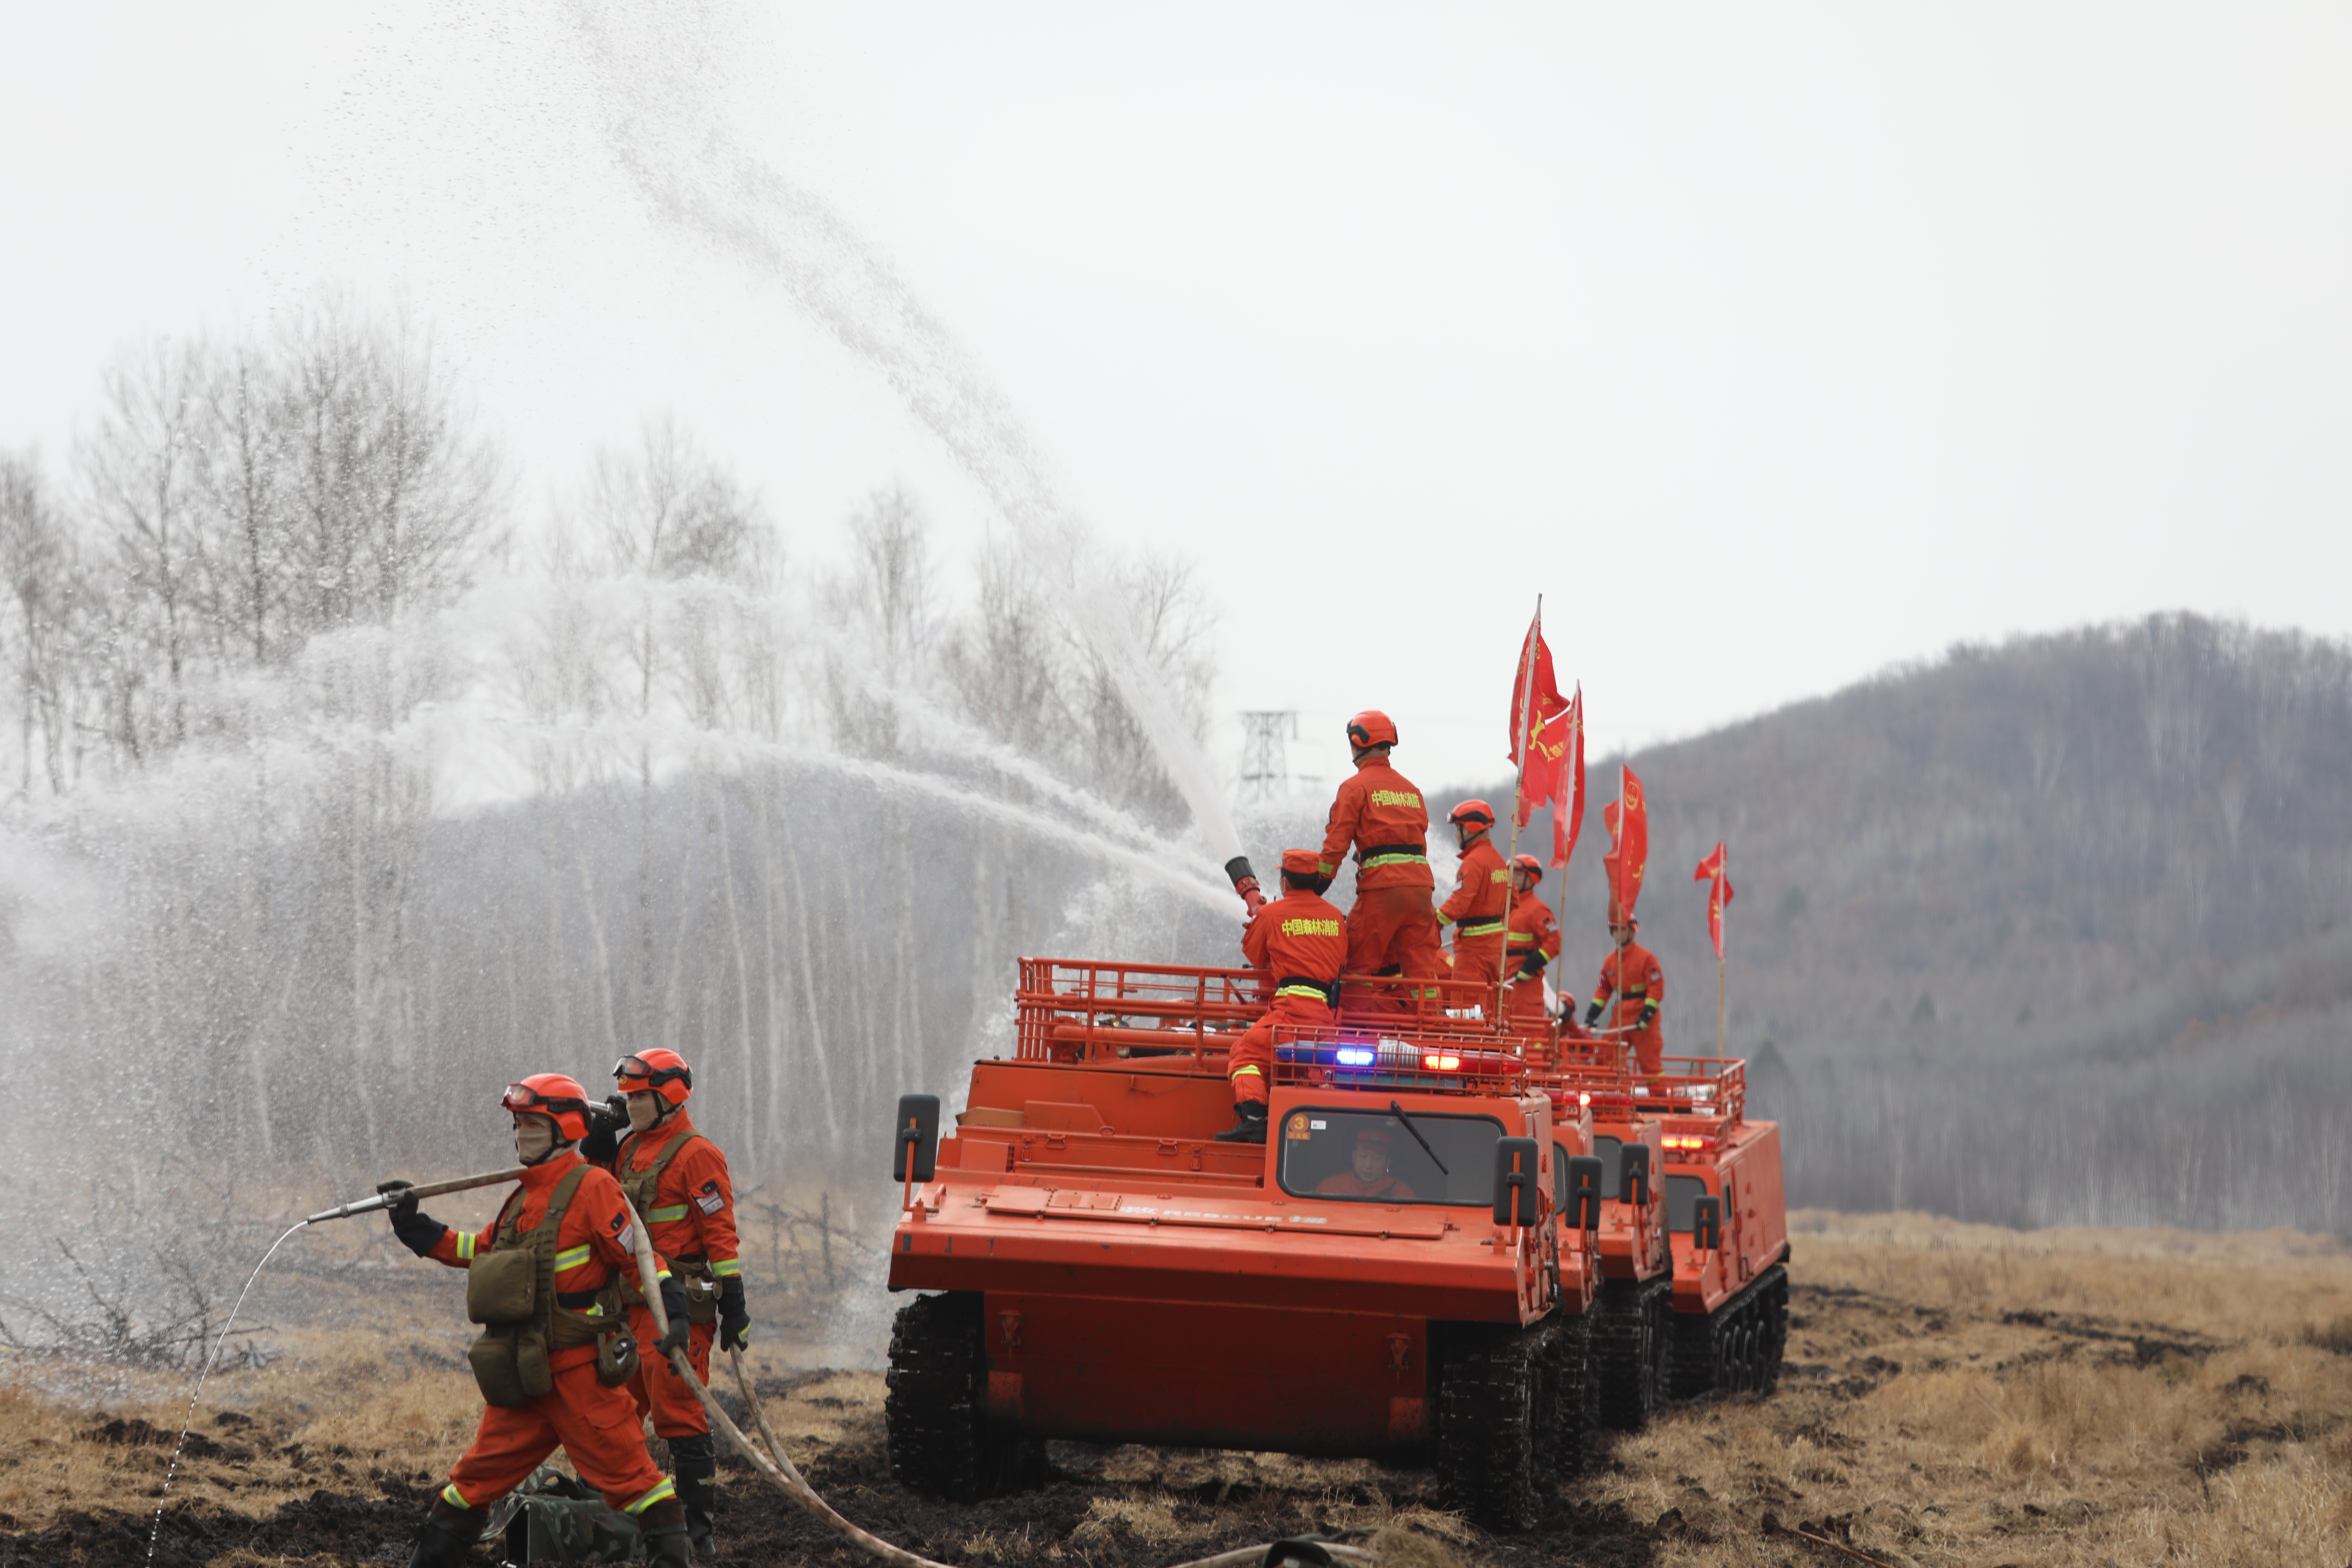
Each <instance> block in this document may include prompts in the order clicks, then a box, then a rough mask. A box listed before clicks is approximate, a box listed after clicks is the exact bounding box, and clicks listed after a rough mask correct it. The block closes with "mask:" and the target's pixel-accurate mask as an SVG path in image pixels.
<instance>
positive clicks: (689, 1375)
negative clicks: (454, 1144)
mask: <svg viewBox="0 0 2352 1568" xmlns="http://www.w3.org/2000/svg"><path fill="white" fill-rule="evenodd" d="M418 1190H419V1191H422V1190H423V1189H421V1188H420V1189H418ZM621 1201H622V1202H623V1203H625V1204H626V1203H627V1202H628V1199H627V1197H626V1195H625V1194H624V1196H623V1198H622V1200H621ZM629 1216H630V1219H631V1221H632V1224H631V1225H630V1226H629V1242H630V1246H631V1248H632V1249H633V1250H634V1251H635V1253H636V1255H637V1279H638V1280H639V1282H640V1283H641V1285H642V1286H643V1288H644V1290H645V1298H646V1310H647V1311H648V1312H650V1313H651V1314H652V1315H653V1320H654V1333H655V1337H656V1338H657V1339H658V1338H660V1337H662V1336H664V1335H667V1333H668V1332H669V1314H668V1312H667V1310H664V1309H663V1307H662V1300H661V1285H660V1279H659V1270H658V1268H657V1267H656V1264H655V1262H654V1248H653V1243H652V1241H651V1240H649V1239H648V1238H647V1237H646V1226H645V1222H644V1221H643V1220H642V1219H640V1218H638V1217H637V1212H636V1208H635V1205H631V1206H630V1208H629ZM669 1359H670V1364H671V1365H672V1366H674V1367H676V1368H677V1374H678V1375H679V1376H680V1377H682V1378H684V1379H686V1385H687V1386H688V1388H691V1389H692V1390H694V1396H695V1397H696V1398H697V1399H698V1400H700V1401H701V1402H702V1407H703V1409H704V1410H706V1411H708V1412H709V1415H710V1424H711V1426H713V1427H714V1428H715V1429H717V1430H718V1431H719V1432H720V1433H722V1434H724V1435H725V1436H726V1438H727V1441H728V1442H729V1443H730V1445H732V1446H733V1447H734V1449H735V1451H736V1452H737V1453H739V1454H740V1455H742V1456H743V1458H744V1460H745V1462H746V1463H748V1464H749V1465H750V1466H751V1468H752V1469H753V1470H754V1471H755V1472H757V1473H758V1474H759V1475H760V1476H761V1478H763V1479H765V1480H766V1481H767V1482H768V1483H769V1485H771V1486H772V1487H774V1488H775V1489H777V1490H779V1491H781V1492H782V1493H783V1494H784V1495H785V1496H786V1497H788V1498H790V1499H792V1500H793V1501H794V1502H795V1503H798V1504H799V1505H800V1506H801V1508H802V1509H803V1510H805V1511H806V1512H807V1513H808V1515H809V1516H810V1517H811V1518H813V1519H814V1520H815V1521H817V1522H818V1523H820V1524H822V1525H824V1527H825V1528H826V1529H828V1530H831V1531H834V1532H835V1534H837V1535H839V1536H841V1537H842V1538H843V1539H844V1540H845V1541H847V1542H850V1543H851V1544H853V1545H855V1546H857V1547H858V1548H860V1549H861V1550H863V1551H865V1552H869V1553H871V1554H872V1555H874V1556H876V1557H878V1558H880V1559H881V1560H882V1561H883V1562H885V1563H898V1564H899V1565H900V1568H950V1564H947V1563H940V1562H939V1561H937V1560H936V1559H933V1558H929V1557H924V1556H921V1555H919V1553H916V1552H909V1551H908V1550H907V1549H906V1548H905V1547H903V1546H893V1545H891V1544H890V1543H889V1542H887V1541H885V1540H883V1539H882V1538H881V1537H880V1536H878V1535H876V1534H874V1533H873V1532H872V1531H867V1530H864V1529H861V1528H859V1527H858V1526H857V1525H855V1524H852V1523H851V1522H850V1521H848V1520H846V1519H844V1518H843V1517H842V1516H841V1515H840V1514H839V1513H838V1512H836V1511H835V1509H834V1507H833V1505H832V1504H831V1503H829V1502H827V1501H825V1500H824V1499H823V1498H821V1497H819V1496H817V1494H816V1489H815V1488H814V1487H812V1486H810V1485H809V1484H808V1482H807V1481H806V1480H805V1479H803V1478H802V1476H801V1472H800V1469H799V1467H797V1466H795V1465H794V1464H793V1461H792V1457H791V1456H790V1455H788V1454H786V1453H785V1452H784V1445H783V1443H782V1440H781V1439H780V1438H778V1437H777V1436H776V1430H775V1428H774V1427H773V1426H770V1425H769V1424H768V1413H767V1411H766V1410H765V1409H764V1408H763V1407H762V1406H761V1404H760V1399H759V1396H758V1395H757V1394H754V1393H753V1392H752V1391H751V1378H750V1377H749V1376H747V1375H746V1374H745V1373H744V1371H743V1352H741V1351H740V1350H736V1349H734V1348H733V1347H731V1346H730V1347H729V1349H728V1352H727V1359H728V1363H729V1364H730V1366H731V1367H733V1369H734V1372H735V1386H736V1387H737V1388H739V1389H740V1390H741V1391H742V1394H743V1405H744V1408H745V1409H746V1410H748V1411H750V1412H751V1422H752V1425H753V1426H757V1427H758V1428H759V1431H760V1437H761V1442H762V1443H764V1444H765V1445H766V1447H767V1452H766V1453H762V1452H761V1451H760V1449H758V1448H756V1447H753V1446H752V1443H751V1439H750V1438H749V1437H746V1436H744V1435H743V1429H742V1428H741V1427H740V1426H737V1425H736V1424H735V1420H734V1417H732V1416H730V1415H728V1414H727V1412H726V1411H725V1409H723V1408H722V1407H721V1406H720V1405H719V1397H718V1395H716V1394H712V1393H711V1392H710V1389H709V1385H708V1384H705V1383H704V1382H703V1381H702V1379H701V1378H699V1377H698V1376H696V1375H695V1371H694V1363H693V1361H692V1360H691V1359H690V1358H689V1357H688V1355H687V1352H685V1351H683V1350H674V1351H672V1352H670V1353H669ZM1286 1544H1287V1543H1286V1542H1259V1543H1258V1544H1256V1545H1255V1546H1244V1547H1238V1548H1236V1549H1235V1550H1234V1551H1231V1552H1219V1553H1217V1555H1215V1556H1213V1557H1202V1558H1196V1559H1194V1560H1193V1561H1192V1562H1189V1563H1179V1564H1177V1565H1176V1568H1244V1564H1253V1563H1276V1562H1281V1561H1283V1560H1284V1559H1283V1558H1282V1557H1279V1556H1276V1552H1279V1551H1280V1549H1281V1548H1282V1547H1283V1546H1284V1545H1286ZM1302 1544H1303V1543H1302ZM1314 1547H1315V1550H1316V1551H1317V1552H1319V1553H1320V1554H1321V1557H1322V1560H1323V1561H1325V1562H1329V1563H1351V1564H1370V1563H1377V1562H1379V1560H1380V1559H1379V1558H1378V1556H1377V1555H1376V1554H1375V1553H1373V1552H1370V1551H1368V1550H1366V1549H1365V1548H1363V1547H1360V1546H1345V1545H1341V1544H1339V1543H1338V1542H1323V1541H1318V1542H1314Z"/></svg>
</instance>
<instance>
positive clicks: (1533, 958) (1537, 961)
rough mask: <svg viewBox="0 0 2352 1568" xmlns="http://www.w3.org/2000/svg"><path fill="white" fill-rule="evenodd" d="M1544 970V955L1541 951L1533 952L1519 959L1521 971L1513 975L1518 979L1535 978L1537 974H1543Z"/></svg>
mask: <svg viewBox="0 0 2352 1568" xmlns="http://www.w3.org/2000/svg"><path fill="white" fill-rule="evenodd" d="M1543 972H1544V955H1543V954H1542V953H1540V952H1531V953H1529V954H1528V955H1527V957H1525V958H1523V959H1521V960H1519V972H1518V973H1517V975H1515V976H1513V978H1514V979H1517V980H1533V979H1534V978H1535V977H1536V976H1537V975H1538V974H1541V973H1543Z"/></svg>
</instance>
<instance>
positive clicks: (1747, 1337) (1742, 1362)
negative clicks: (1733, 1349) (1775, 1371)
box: [1738, 1312, 1757, 1394]
mask: <svg viewBox="0 0 2352 1568" xmlns="http://www.w3.org/2000/svg"><path fill="white" fill-rule="evenodd" d="M1739 1319H1740V1321H1739V1351H1738V1355H1739V1379H1738V1382H1739V1392H1740V1393H1742V1394H1753V1393H1755V1392H1756V1373H1757V1365H1756V1360H1757V1357H1756V1348H1757V1347H1756V1321H1755V1314H1754V1313H1752V1312H1742V1313H1741V1314H1740V1315H1739Z"/></svg>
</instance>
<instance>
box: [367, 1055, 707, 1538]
mask: <svg viewBox="0 0 2352 1568" xmlns="http://www.w3.org/2000/svg"><path fill="white" fill-rule="evenodd" d="M501 1103H502V1104H503V1105H504V1106H505V1108H506V1110H509V1112H511V1113H512V1114H513V1117H514V1142H515V1155H516V1157H517V1158H518V1159H520V1161H521V1162H522V1163H523V1164H524V1165H525V1166H527V1167H528V1169H526V1170H525V1171H524V1173H523V1177H522V1184H521V1185H520V1187H519V1188H518V1189H517V1190H516V1191H515V1192H514V1193H513V1194H510V1195H509V1197H508V1199H507V1201H506V1203H505V1205H503V1206H502V1207H501V1208H500V1210H499V1217H498V1219H497V1220H495V1221H494V1222H492V1223H491V1224H490V1225H488V1226H484V1227H483V1228H482V1229H481V1230H479V1231H477V1232H473V1233H471V1234H461V1233H459V1232H457V1231H454V1230H451V1229H450V1228H449V1227H448V1226H445V1225H443V1224H442V1223H441V1222H440V1221H438V1220H436V1219H434V1218H432V1217H431V1216H430V1215H425V1214H421V1213H419V1212H418V1210H417V1207H416V1198H415V1194H408V1195H407V1196H405V1197H403V1196H402V1195H401V1194H402V1192H403V1191H404V1189H405V1188H406V1187H408V1186H409V1184H408V1183H406V1182H386V1183H384V1184H383V1185H382V1186H381V1187H379V1188H378V1189H377V1190H378V1191H379V1192H382V1193H383V1194H385V1195H386V1196H388V1197H391V1198H393V1199H394V1202H393V1203H392V1205H391V1206H390V1207H389V1208H388V1209H387V1211H386V1212H387V1213H388V1214H389V1215H391V1217H392V1230H393V1234H394V1236H396V1237H399V1238H400V1240H401V1242H402V1244H403V1245H404V1246H405V1247H407V1248H408V1249H409V1250H410V1251H411V1252H414V1253H415V1254H416V1256H418V1257H419V1258H434V1259H436V1261H438V1262H441V1263H446V1264H447V1265H448V1266H449V1267H451V1268H464V1269H467V1270H469V1277H468V1279H467V1281H466V1304H467V1315H468V1316H470V1317H472V1318H473V1319H474V1321H477V1322H480V1323H486V1324H488V1328H487V1329H486V1330H485V1331H484V1332H483V1334H482V1337H481V1339H480V1341H479V1342H477V1343H476V1344H475V1346H474V1347H473V1349H472V1350H471V1351H470V1352H467V1361H468V1362H469V1363H471V1364H472V1366H473V1369H474V1379H475V1381H476V1382H477V1383H478V1384H480V1386H481V1390H482V1394H483V1398H484V1399H485V1400H486V1401H487V1402H488V1408H486V1409H485V1410H483V1412H482V1424H481V1427H480V1429H479V1430H478V1432H477V1433H476V1434H475V1436H474V1443H473V1447H469V1448H467V1450H466V1452H465V1453H464V1454H463V1455H462V1456H460V1457H459V1458H458V1460H457V1464H456V1465H454V1466H453V1467H451V1468H450V1471H449V1484H448V1485H447V1486H446V1487H444V1488H442V1489H441V1495H440V1497H439V1498H438V1499H436V1500H435V1501H434V1504H433V1510H432V1512H431V1513H429V1514H428V1515H426V1516H425V1525H424V1529H423V1530H422V1531H421V1532H420V1533H419V1535H418V1537H417V1541H416V1551H415V1555H413V1556H412V1557H411V1558H410V1559H409V1568H451V1565H452V1564H456V1563H462V1562H464V1561H465V1558H466V1553H467V1550H468V1549H469V1548H470V1547H471V1546H472V1545H473V1543H474V1540H475V1538H476V1537H477V1536H478V1535H480V1534H481V1532H482V1528H483V1522H484V1520H485V1518H486V1515H485V1513H484V1511H483V1510H486V1509H488V1507H489V1506H490V1505H491V1504H492V1503H494V1502H496V1501H498V1500H499V1499H500V1498H502V1497H504V1496H506V1494H507V1493H509V1491H512V1490H513V1489H515V1487H516V1486H517V1485H519V1484H520V1482H521V1481H522V1480H523V1479H524V1478H526V1477H527V1476H529V1475H530V1473H531V1471H532V1470H534V1469H536V1468H539V1465H540V1462H541V1460H543V1459H545V1458H547V1457H548V1455H550V1454H551V1453H552V1452H554V1451H555V1448H556V1446H557V1445H558V1444H561V1445H562V1447H563V1451H564V1452H565V1453H566V1454H568V1455H570V1456H571V1458H572V1468H574V1469H576V1470H578V1471H579V1472H580V1479H582V1480H583V1481H586V1482H587V1483H588V1484H589V1485H590V1486H592V1487H594V1488H595V1489H597V1490H598V1491H600V1492H602V1493H604V1500H605V1502H606V1503H608V1504H610V1505H611V1506H612V1507H613V1508H614V1509H615V1510H619V1511H620V1512H623V1513H626V1514H630V1515H633V1516H635V1519H636V1521H637V1524H638V1528H639V1529H640V1531H643V1534H644V1539H645V1542H646V1555H647V1556H648V1557H649V1558H650V1559H651V1560H652V1561H653V1562H655V1563H669V1564H673V1565H675V1564H680V1563H688V1562H689V1561H691V1559H690V1558H689V1556H688V1546H687V1521H686V1508H685V1505H684V1504H683V1503H681V1502H679V1500H678V1499H677V1489H676V1488H675V1487H673V1486H672V1485H671V1484H670V1481H669V1479H668V1478H667V1477H665V1476H664V1475H663V1474H662V1473H661V1471H660V1470H659V1469H657V1468H655V1466H654V1462H653V1460H652V1459H651V1458H649V1457H648V1456H647V1455H646V1444H645V1437H644V1435H643V1432H642V1430H641V1428H640V1427H639V1425H638V1419H637V1413H636V1407H635V1405H633V1404H632V1403H631V1402H630V1399H629V1395H628V1394H627V1392H626V1391H625V1389H624V1388H622V1387H621V1386H620V1384H622V1383H624V1382H625V1381H626V1379H627V1376H628V1373H629V1371H630V1368H631V1365H632V1363H633V1361H634V1359H635V1354H636V1348H635V1344H634V1343H632V1342H629V1341H628V1339H627V1335H626V1322H627V1320H626V1318H625V1314H624V1312H623V1310H622V1307H621V1303H620V1299H619V1294H618V1291H617V1289H615V1286H616V1283H617V1281H618V1280H620V1279H624V1278H626V1279H631V1280H634V1279H635V1278H636V1268H637V1260H636V1254H635V1251H634V1250H633V1239H632V1236H631V1226H630V1224H629V1211H628V1208H627V1206H626V1205H625V1204H624V1203H623V1201H622V1197H621V1186H620V1184H619V1183H618V1182H616V1181H614V1179H613V1177H612V1176H611V1174H609V1173H606V1172H604V1171H603V1170H600V1169H598V1168H597V1167H596V1166H594V1165H593V1164H591V1163H589V1162H588V1161H586V1160H584V1159H583V1158H582V1157H581V1155H580V1152H579V1151H578V1149H577V1148H576V1147H575V1145H577V1144H578V1143H579V1142H580V1141H581V1140H582V1138H583V1137H584V1136H586V1134H587V1131H588V1098H587V1091H586V1090H585V1089H582V1088H581V1087H580V1084H579V1081H578V1080H577V1079H571V1078H567V1077H565V1076H564V1075H562V1074H561V1073H540V1074H537V1075H535V1076H533V1077H530V1078H527V1079H523V1080H522V1081H521V1082H520V1083H517V1084H509V1086H508V1087H507V1091H506V1095H505V1098H504V1099H503V1100H502V1101H501ZM658 1279H659V1282H660V1288H661V1293H662V1301H663V1304H664V1305H665V1306H666V1307H667V1308H668V1310H669V1313H670V1331H669V1334H668V1336H667V1338H665V1339H664V1340H663V1341H662V1342H661V1343H660V1345H659V1346H657V1347H649V1348H648V1350H647V1352H646V1353H649V1354H654V1353H658V1354H667V1352H668V1351H669V1350H671V1349H673V1348H676V1347H677V1346H682V1345H684V1344H685V1343H686V1342H687V1332H688V1331H687V1306H686V1294H685V1292H684V1291H683V1290H682V1289H679V1287H678V1284H677V1281H676V1280H674V1279H671V1278H670V1277H669V1273H668V1270H667V1269H666V1268H665V1269H661V1270H660V1272H659V1275H658Z"/></svg>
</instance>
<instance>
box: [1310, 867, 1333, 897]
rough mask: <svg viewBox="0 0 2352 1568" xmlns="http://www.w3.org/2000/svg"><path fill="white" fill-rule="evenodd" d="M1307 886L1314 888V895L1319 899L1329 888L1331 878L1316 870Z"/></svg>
mask: <svg viewBox="0 0 2352 1568" xmlns="http://www.w3.org/2000/svg"><path fill="white" fill-rule="evenodd" d="M1307 886H1309V887H1311V888H1313V889H1315V896H1316V897H1317V898H1318V899H1319V898H1321V897H1322V896H1323V895H1324V894H1326V893H1328V892H1329V891H1330V890H1331V879H1330V878H1328V877H1326V876H1324V875H1322V874H1321V873H1319V872H1318V873H1317V875H1316V877H1315V879H1314V880H1313V881H1312V882H1309V883H1308V884H1307Z"/></svg>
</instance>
